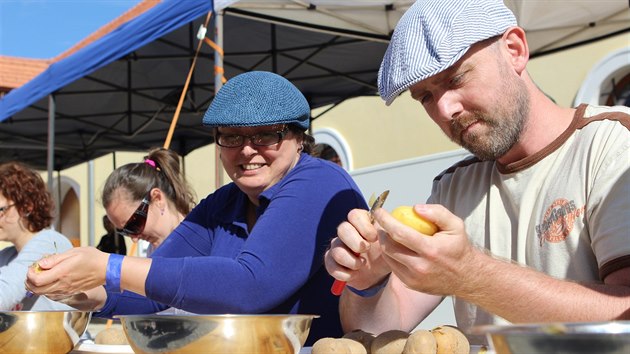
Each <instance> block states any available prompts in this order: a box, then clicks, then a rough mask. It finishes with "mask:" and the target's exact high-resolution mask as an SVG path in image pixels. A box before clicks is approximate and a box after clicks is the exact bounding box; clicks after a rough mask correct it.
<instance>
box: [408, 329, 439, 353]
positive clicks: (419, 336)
mask: <svg viewBox="0 0 630 354" xmlns="http://www.w3.org/2000/svg"><path fill="white" fill-rule="evenodd" d="M436 353H437V341H436V339H435V336H433V334H432V333H431V332H430V331H428V330H426V329H417V330H415V331H413V332H412V333H411V334H410V335H409V338H407V343H406V344H405V348H403V351H402V354H436Z"/></svg>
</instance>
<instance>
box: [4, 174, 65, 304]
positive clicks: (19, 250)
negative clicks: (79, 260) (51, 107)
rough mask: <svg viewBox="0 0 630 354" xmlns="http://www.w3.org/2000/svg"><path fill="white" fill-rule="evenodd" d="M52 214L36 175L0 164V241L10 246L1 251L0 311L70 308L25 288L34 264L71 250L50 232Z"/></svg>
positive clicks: (50, 205) (56, 235) (49, 201)
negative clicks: (49, 255)
mask: <svg viewBox="0 0 630 354" xmlns="http://www.w3.org/2000/svg"><path fill="white" fill-rule="evenodd" d="M52 213H53V201H52V198H51V196H50V194H49V193H48V191H47V190H46V185H45V184H44V181H43V180H42V177H41V176H40V175H39V174H38V173H37V172H35V171H33V170H31V169H30V168H28V167H27V166H26V165H23V164H21V163H18V162H7V163H3V164H2V165H0V241H5V242H10V243H11V244H12V245H11V246H8V247H5V248H3V249H2V250H0V311H18V310H68V309H70V307H68V306H67V305H64V304H61V303H57V302H54V301H51V300H50V299H47V298H46V297H44V296H37V295H35V296H33V294H30V293H27V291H26V290H25V288H24V280H25V279H26V273H27V271H28V268H29V267H30V266H31V265H32V264H33V263H35V262H37V261H38V260H39V259H41V258H42V257H44V256H45V255H46V254H53V253H56V252H64V251H66V250H69V249H71V248H72V244H71V243H70V241H69V240H68V238H66V237H65V236H64V235H62V234H60V233H58V232H56V231H54V230H52V229H50V225H51V222H52V220H53V214H52Z"/></svg>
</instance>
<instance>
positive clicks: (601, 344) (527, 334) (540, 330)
mask: <svg viewBox="0 0 630 354" xmlns="http://www.w3.org/2000/svg"><path fill="white" fill-rule="evenodd" d="M471 333H472V334H485V335H486V336H487V338H488V341H489V342H491V344H492V346H493V347H494V351H495V352H496V354H531V353H541V354H545V353H554V354H564V353H572V354H573V353H589V354H592V353H598V354H617V353H619V354H627V353H630V321H613V322H581V323H546V324H527V325H505V326H478V327H474V328H473V330H472V331H471Z"/></svg>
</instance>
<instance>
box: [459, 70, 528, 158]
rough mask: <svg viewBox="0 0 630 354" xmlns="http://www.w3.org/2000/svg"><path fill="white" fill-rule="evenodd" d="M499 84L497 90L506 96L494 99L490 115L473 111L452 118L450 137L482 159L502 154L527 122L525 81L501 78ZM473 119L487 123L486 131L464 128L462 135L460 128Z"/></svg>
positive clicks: (515, 141)
mask: <svg viewBox="0 0 630 354" xmlns="http://www.w3.org/2000/svg"><path fill="white" fill-rule="evenodd" d="M504 77H505V76H504ZM502 86H503V87H502V88H501V90H500V91H499V92H502V93H504V95H502V96H503V97H505V98H506V99H498V100H496V102H495V104H494V108H492V109H494V112H493V113H492V115H490V114H484V113H482V112H479V111H472V112H471V113H470V115H468V116H464V117H459V118H457V119H455V120H453V121H451V133H452V136H451V140H452V141H453V142H455V143H457V144H459V145H461V146H462V147H464V148H465V149H466V150H468V151H470V152H471V153H472V154H473V155H475V156H477V157H478V158H479V159H481V160H496V159H498V158H499V157H501V156H503V155H505V154H506V153H507V152H508V151H509V150H510V149H511V148H512V147H513V146H514V145H515V144H516V143H517V142H518V141H519V139H520V136H521V133H522V132H523V129H524V127H525V124H526V122H527V116H528V114H529V92H527V89H526V87H525V84H523V83H522V82H520V81H517V80H511V83H510V82H506V81H504V85H502ZM500 100H502V102H500ZM475 122H476V123H479V124H482V125H483V126H484V127H486V128H487V132H485V133H482V132H480V130H477V131H476V132H466V133H465V138H464V136H462V131H464V130H465V129H466V128H467V127H468V126H469V125H471V124H474V123H475ZM475 128H479V127H475Z"/></svg>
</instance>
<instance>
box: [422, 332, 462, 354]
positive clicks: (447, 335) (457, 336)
mask: <svg viewBox="0 0 630 354" xmlns="http://www.w3.org/2000/svg"><path fill="white" fill-rule="evenodd" d="M431 333H432V334H433V336H434V337H435V341H436V342H437V354H469V353H470V343H469V342H468V338H466V336H465V335H464V334H463V333H462V332H460V330H459V329H457V328H456V327H453V326H439V327H435V328H433V329H432V330H431Z"/></svg>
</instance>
